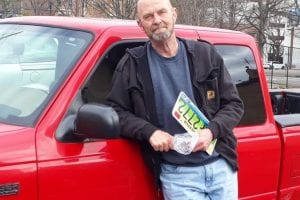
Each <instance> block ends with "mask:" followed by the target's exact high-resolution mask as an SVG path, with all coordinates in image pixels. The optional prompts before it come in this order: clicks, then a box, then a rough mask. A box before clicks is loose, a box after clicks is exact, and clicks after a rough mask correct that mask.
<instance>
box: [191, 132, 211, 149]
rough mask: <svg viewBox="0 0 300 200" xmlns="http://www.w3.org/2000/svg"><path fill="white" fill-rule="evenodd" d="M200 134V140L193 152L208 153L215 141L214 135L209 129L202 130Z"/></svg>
mask: <svg viewBox="0 0 300 200" xmlns="http://www.w3.org/2000/svg"><path fill="white" fill-rule="evenodd" d="M198 134H199V139H198V142H197V144H196V146H195V147H194V150H193V152H196V151H206V150H207V148H208V146H209V144H210V143H211V141H212V140H213V134H212V132H211V131H210V130H209V129H208V128H205V129H202V130H200V131H199V132H198Z"/></svg>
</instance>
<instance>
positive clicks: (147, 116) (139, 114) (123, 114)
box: [107, 39, 243, 172]
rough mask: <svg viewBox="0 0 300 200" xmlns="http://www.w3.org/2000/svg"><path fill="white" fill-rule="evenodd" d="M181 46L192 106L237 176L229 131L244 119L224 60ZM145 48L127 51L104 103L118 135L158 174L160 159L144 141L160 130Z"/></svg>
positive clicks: (195, 46)
mask: <svg viewBox="0 0 300 200" xmlns="http://www.w3.org/2000/svg"><path fill="white" fill-rule="evenodd" d="M180 40H181V41H183V43H184V44H185V47H186V50H187V56H188V61H189V68H190V73H191V80H192V85H193V92H194V96H195V100H196V103H197V106H198V108H199V109H200V110H201V111H202V112H203V113H204V114H205V115H206V116H207V118H208V119H209V120H210V122H209V125H208V128H209V129H210V130H211V131H212V133H213V136H214V138H218V142H217V145H216V149H215V150H216V151H217V152H218V153H219V154H220V155H221V156H222V157H224V158H225V159H226V160H227V161H228V163H229V164H230V165H231V166H232V168H233V170H237V168H238V165H237V154H236V138H235V136H234V135H233V132H232V129H233V128H234V127H235V126H236V125H237V124H238V122H239V121H240V119H241V117H242V115H243V103H242V101H241V99H240V98H239V95H238V92H237V89H236V87H235V85H234V84H233V82H232V80H231V78H230V75H229V73H228V71H227V69H226V68H225V67H224V63H223V59H222V58H221V56H220V55H219V54H218V53H217V52H216V50H215V48H214V47H213V46H212V45H211V44H209V43H207V42H205V41H192V40H183V39H180ZM147 44H148V43H147ZM147 44H146V45H147ZM146 45H144V46H140V47H136V48H133V49H129V50H127V52H126V54H125V55H124V57H123V58H122V59H121V60H120V62H119V64H118V66H117V68H116V70H115V73H114V76H113V82H112V84H113V85H112V89H111V91H110V93H109V95H108V97H107V100H108V102H109V104H110V105H111V106H112V107H113V108H114V109H115V110H116V111H117V113H118V115H119V118H120V126H121V131H122V135H123V136H124V137H127V138H132V139H137V140H139V141H140V142H141V143H143V145H141V147H142V148H143V152H144V154H145V158H146V161H147V162H148V164H150V165H151V166H154V167H155V168H156V172H157V171H159V163H160V154H159V153H158V152H155V151H154V150H153V149H152V147H151V146H150V144H149V138H150V136H151V135H152V133H153V132H154V131H155V130H157V129H159V128H160V127H161V125H160V124H159V122H158V119H157V117H156V107H155V103H156V102H155V98H154V90H153V84H152V79H151V74H150V69H149V65H148V59H147V51H146ZM153 164H154V165H153Z"/></svg>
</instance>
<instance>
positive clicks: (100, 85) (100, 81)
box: [82, 41, 145, 104]
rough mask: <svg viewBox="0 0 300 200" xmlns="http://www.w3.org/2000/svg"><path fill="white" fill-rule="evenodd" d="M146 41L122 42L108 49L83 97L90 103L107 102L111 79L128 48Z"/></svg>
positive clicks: (83, 92)
mask: <svg viewBox="0 0 300 200" xmlns="http://www.w3.org/2000/svg"><path fill="white" fill-rule="evenodd" d="M144 43H145V42H143V41H137V42H132V41H131V42H121V43H117V44H116V45H113V46H112V47H111V48H110V49H108V50H107V52H106V53H105V55H104V56H102V60H101V61H100V64H99V65H98V67H97V68H96V69H95V71H94V72H93V74H92V75H91V77H90V79H89V80H88V82H87V84H85V86H84V87H83V90H82V98H83V100H84V102H88V103H102V104H104V103H105V98H106V96H107V94H108V92H109V89H110V86H111V85H110V84H111V79H112V76H113V73H114V70H115V68H116V67H117V64H118V62H119V60H120V59H121V58H122V57H123V55H124V54H125V51H126V49H127V48H133V47H137V46H140V45H143V44H144Z"/></svg>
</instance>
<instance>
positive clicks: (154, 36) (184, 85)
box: [107, 0, 243, 200]
mask: <svg viewBox="0 0 300 200" xmlns="http://www.w3.org/2000/svg"><path fill="white" fill-rule="evenodd" d="M176 18H177V13H176V9H175V8H173V7H172V5H171V3H170V1H169V0H139V1H138V3H137V23H138V25H139V26H140V27H141V28H142V29H143V31H144V32H145V33H146V34H147V36H148V37H149V42H147V43H146V44H145V45H144V46H141V47H136V48H133V49H130V50H128V51H127V52H126V54H125V55H124V57H123V58H122V59H121V61H120V62H119V64H118V66H117V69H116V71H115V74H114V78H113V86H112V89H111V91H110V93H109V95H108V98H107V99H108V102H109V103H110V105H112V106H113V107H114V108H115V110H116V111H117V113H118V115H119V117H120V125H121V130H122V134H123V136H124V137H127V138H132V139H136V140H138V141H140V142H141V143H142V145H141V147H142V149H143V152H144V156H145V158H146V161H147V163H148V164H149V165H150V166H152V167H153V169H154V171H155V174H156V175H157V176H156V177H157V178H159V179H160V181H161V184H162V189H163V194H164V198H165V199H166V200H183V199H195V200H201V199H214V200H222V199H224V200H235V199H237V198H238V191H237V168H238V166H237V155H236V138H235V136H234V134H233V132H232V129H233V128H234V127H235V126H236V125H237V124H238V122H239V120H240V119H241V116H242V115H243V103H242V101H241V99H240V98H239V95H238V92H237V90H236V87H235V85H234V84H233V82H232V80H231V78H230V75H229V73H228V71H227V70H226V68H225V67H224V64H223V60H222V58H221V57H220V55H219V54H218V53H217V52H216V50H215V48H214V47H213V46H212V45H211V44H209V43H208V42H205V41H191V40H184V39H181V38H177V37H176V35H175V32H174V25H175V22H176ZM181 91H183V92H184V93H185V94H186V95H187V96H188V97H189V98H190V99H191V100H192V101H193V102H194V103H195V105H197V107H198V108H199V109H200V110H201V111H202V112H203V113H204V114H205V115H206V117H207V118H208V119H209V124H208V125H207V127H206V128H204V129H202V130H201V131H199V132H198V134H199V137H198V140H197V142H196V145H195V147H194V149H193V151H192V152H191V153H190V154H188V155H184V154H181V153H179V152H177V151H175V150H174V149H173V136H174V135H175V134H184V133H185V132H186V131H185V130H184V129H183V128H182V127H181V126H180V124H179V123H178V122H177V121H176V120H175V119H174V118H173V117H172V115H171V111H172V108H173V106H174V104H175V102H176V99H177V97H178V94H179V93H180V92H181ZM215 138H216V139H217V140H218V141H217V144H216V147H215V150H214V151H213V153H212V154H208V153H207V152H206V149H207V148H208V146H209V144H210V142H211V141H212V140H213V139H215Z"/></svg>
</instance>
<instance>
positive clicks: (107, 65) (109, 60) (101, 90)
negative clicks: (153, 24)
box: [75, 41, 266, 125]
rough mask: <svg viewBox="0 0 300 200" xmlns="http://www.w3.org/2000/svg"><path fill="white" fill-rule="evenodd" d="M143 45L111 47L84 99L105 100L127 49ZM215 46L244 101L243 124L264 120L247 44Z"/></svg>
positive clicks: (93, 75)
mask: <svg viewBox="0 0 300 200" xmlns="http://www.w3.org/2000/svg"><path fill="white" fill-rule="evenodd" d="M143 44H144V42H142V41H140V42H122V43H118V44H116V45H114V46H113V47H112V48H110V49H109V50H108V51H107V53H106V54H105V55H104V56H103V58H102V60H101V62H100V64H99V65H98V67H97V68H96V69H95V71H94V72H93V74H92V75H91V76H90V79H89V80H88V82H87V83H86V84H85V86H84V87H83V90H82V91H81V96H82V98H83V100H84V102H86V103H87V102H89V103H105V97H106V95H107V94H108V92H109V88H110V84H111V79H112V75H113V72H114V69H115V68H116V66H117V63H118V61H119V60H120V59H121V58H122V56H123V55H124V53H125V51H126V48H132V47H135V46H140V45H143ZM216 48H217V50H218V52H219V53H220V55H221V56H222V57H223V59H224V62H225V65H226V67H227V68H228V70H229V72H230V74H231V76H232V79H233V81H234V82H235V84H236V85H237V88H238V91H239V93H240V96H241V98H242V99H243V101H244V104H245V114H244V116H243V118H242V120H241V122H240V125H250V124H251V125H253V124H262V123H264V122H265V118H266V114H265V107H264V101H263V96H262V91H261V88H260V83H259V78H258V74H257V68H256V64H255V61H254V57H253V55H252V53H251V50H250V49H249V48H248V47H245V46H237V45H216ZM79 96H80V95H79ZM253 108H255V109H253ZM75 110H76V108H75Z"/></svg>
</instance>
